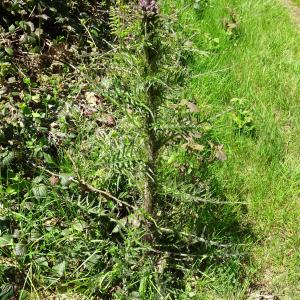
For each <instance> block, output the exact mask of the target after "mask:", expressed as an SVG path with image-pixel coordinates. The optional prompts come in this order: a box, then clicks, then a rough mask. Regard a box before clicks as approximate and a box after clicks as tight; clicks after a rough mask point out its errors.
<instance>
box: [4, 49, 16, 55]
mask: <svg viewBox="0 0 300 300" xmlns="http://www.w3.org/2000/svg"><path fill="white" fill-rule="evenodd" d="M5 52H6V53H7V54H8V55H9V56H13V55H14V49H13V48H8V47H6V48H5Z"/></svg>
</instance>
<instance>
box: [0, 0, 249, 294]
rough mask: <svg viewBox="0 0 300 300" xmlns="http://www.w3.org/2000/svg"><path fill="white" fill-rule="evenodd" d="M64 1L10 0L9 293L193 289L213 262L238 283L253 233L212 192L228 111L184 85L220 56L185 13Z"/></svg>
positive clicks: (5, 115) (4, 93)
mask: <svg viewBox="0 0 300 300" xmlns="http://www.w3.org/2000/svg"><path fill="white" fill-rule="evenodd" d="M200 4H201V5H202V4H205V5H207V2H203V3H202V2H201V3H200V2H197V5H196V6H195V8H194V9H195V10H198V9H199V5H200ZM53 5H54V6H53V7H49V6H48V5H47V4H44V3H42V4H36V3H34V2H32V3H31V2H28V3H27V2H20V3H18V4H15V3H14V2H12V1H8V2H7V3H6V4H5V6H3V7H4V8H3V9H5V12H6V14H7V16H4V17H3V19H2V21H1V22H2V23H1V25H2V39H3V43H2V44H1V49H2V52H1V53H2V63H1V80H2V82H5V85H3V87H2V89H1V115H2V119H1V123H0V124H1V127H0V129H1V144H0V145H1V158H2V159H1V253H2V262H1V263H2V265H1V268H0V277H1V282H2V290H1V297H3V299H9V298H10V297H13V296H14V297H18V298H20V299H27V298H33V299H34V298H39V297H48V298H49V297H52V296H53V295H58V296H57V297H67V298H75V297H80V298H81V299H82V298H84V297H86V298H87V299H98V298H99V299H100V298H101V299H102V298H105V299H129V298H132V299H139V298H141V299H159V298H160V299H173V298H180V297H183V299H184V298H185V297H187V296H188V297H190V298H193V297H194V298H195V297H197V294H196V293H194V292H193V290H194V288H195V286H196V285H197V282H198V279H199V277H200V276H202V274H203V271H204V270H205V268H207V267H209V266H210V265H212V264H214V263H218V264H220V263H223V264H228V266H230V267H231V268H233V269H234V270H235V271H234V273H235V275H233V277H232V284H237V282H238V281H239V280H240V278H241V277H240V276H241V272H242V269H243V268H242V266H241V265H240V263H238V260H239V259H240V258H241V259H242V260H246V255H244V253H243V251H242V246H241V245H240V244H241V242H242V240H244V237H245V236H247V235H248V233H247V229H246V228H245V227H244V226H240V224H239V220H238V219H237V218H236V210H239V207H240V204H239V203H228V202H227V200H226V198H224V197H223V195H222V194H221V193H219V192H216V190H214V189H211V184H212V183H211V182H212V179H213V176H212V175H211V174H210V172H209V166H210V165H211V164H213V163H215V162H216V161H221V162H222V161H224V160H226V154H225V153H224V150H223V146H222V145H221V144H220V143H219V142H218V141H217V140H216V139H215V138H214V136H213V134H212V132H213V126H214V121H215V119H218V118H219V115H218V114H216V116H213V115H210V114H207V112H206V111H203V110H201V108H200V107H198V106H197V101H196V99H193V98H192V97H190V96H189V95H188V94H187V93H186V91H187V90H186V89H187V86H188V80H187V78H188V77H190V76H193V74H192V73H191V69H190V68H189V62H190V61H192V60H193V59H194V57H195V56H200V57H201V56H205V55H210V53H209V52H208V51H206V50H203V51H202V50H201V47H200V48H198V47H197V46H196V45H194V44H193V43H192V42H191V40H190V39H188V38H187V37H186V36H185V35H183V34H182V33H181V31H180V30H178V26H177V24H178V18H177V14H176V12H174V13H172V14H170V15H169V16H167V15H163V14H160V15H159V16H157V17H155V19H156V20H154V19H153V17H152V16H151V15H150V16H149V15H148V11H147V10H146V9H144V8H143V7H142V8H143V10H144V13H141V10H139V9H138V6H137V5H135V4H130V3H129V4H125V3H123V2H121V1H119V2H117V3H116V4H114V5H113V4H111V5H110V6H109V3H106V4H105V3H103V4H99V5H100V6H99V5H97V4H96V3H94V2H92V1H85V2H83V3H82V5H84V8H86V12H84V11H82V12H80V13H79V11H78V3H76V2H72V1H70V2H66V4H65V6H64V8H60V7H56V5H59V4H58V3H57V4H56V3H54V4H53ZM101 5H102V6H101ZM142 5H143V4H142ZM201 7H202V6H201ZM105 9H106V10H107V9H109V13H107V12H106V10H105ZM201 11H202V8H201ZM29 12H30V14H29ZM90 12H92V14H91V13H90ZM99 12H100V18H101V20H99V21H100V23H99V24H97V23H92V20H93V19H94V18H97V16H98V14H99ZM42 13H43V14H42ZM155 13H157V10H155ZM78 14H79V15H78ZM98 17H99V16H98ZM147 19H149V20H150V21H147ZM145 20H146V21H145ZM78 21H80V22H79V23H78ZM51 22H55V23H56V24H61V25H59V26H58V27H56V30H55V31H53V30H52V29H51V28H52V27H51V24H52V23H51ZM147 22H148V25H147ZM150 23H151V24H150ZM149 24H150V26H149ZM145 26H146V27H145ZM145 28H146V31H145ZM149 30H150V31H149ZM151 31H152V33H151ZM78 35H81V36H82V35H83V38H80V39H78V38H77V37H78ZM103 43H104V44H105V47H104V46H103V45H104V44H103ZM210 43H214V41H210V40H208V41H207V44H210ZM151 52H152V54H150V53H151ZM149 55H151V56H149ZM25 57H26V60H24V58H25ZM154 60H155V61H154ZM154 64H155V67H154ZM148 66H149V67H148ZM18 90H21V92H20V93H19V92H18ZM154 95H155V96H154ZM221 115H222V113H221ZM241 118H243V117H241ZM149 149H150V150H149ZM149 151H150V152H149ZM149 153H150V154H149ZM149 155H150V156H149ZM153 157H155V158H154V159H153ZM147 182H148V183H147ZM154 189H155V190H154ZM145 194H148V195H149V194H152V201H153V203H152V204H151V209H150V206H149V205H148V206H147V205H145ZM220 220H222V221H220ZM232 274H233V273H232ZM59 295H61V296H59ZM76 295H77V296H76Z"/></svg>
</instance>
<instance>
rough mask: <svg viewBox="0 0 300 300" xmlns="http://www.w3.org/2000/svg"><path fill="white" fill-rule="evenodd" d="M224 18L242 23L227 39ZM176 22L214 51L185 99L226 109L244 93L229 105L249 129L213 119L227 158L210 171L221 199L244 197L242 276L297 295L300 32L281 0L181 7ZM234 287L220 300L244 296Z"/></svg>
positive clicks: (219, 0) (197, 64)
mask: <svg viewBox="0 0 300 300" xmlns="http://www.w3.org/2000/svg"><path fill="white" fill-rule="evenodd" d="M170 3H171V2H170ZM171 5H174V4H170V6H171ZM170 6H169V7H170ZM176 6H182V7H184V6H187V4H186V1H178V2H177V3H176ZM230 14H233V15H234V16H235V18H236V19H237V20H238V24H237V30H236V31H235V32H233V34H232V35H228V34H226V32H225V30H224V18H225V19H227V20H230V16H229V15H230ZM179 23H180V24H181V25H182V24H184V25H185V28H189V30H188V31H186V34H187V35H192V34H194V35H193V37H192V40H193V41H194V42H195V43H197V44H198V45H199V47H200V48H201V47H202V48H203V45H206V47H207V50H208V51H209V52H210V54H209V55H208V57H207V58H206V57H199V58H198V59H197V60H196V61H194V62H193V64H192V68H193V74H195V75H196V78H191V83H190V88H189V89H188V90H189V93H188V94H187V96H188V97H189V98H191V99H193V98H194V99H197V101H198V105H199V106H200V107H202V109H203V110H208V111H210V112H211V113H212V114H216V113H218V112H224V111H227V110H228V109H230V108H232V106H233V105H232V103H231V102H230V100H231V99H232V98H240V99H243V101H242V104H240V106H238V105H234V110H235V117H236V116H237V117H238V118H239V120H240V119H243V113H244V112H245V110H246V115H247V117H249V119H250V120H251V130H250V131H251V132H249V126H248V124H242V127H244V128H242V130H237V127H238V126H237V125H239V124H237V122H236V121H235V120H236V119H235V118H234V117H233V116H232V113H226V114H224V116H223V117H221V118H220V119H218V121H217V122H216V124H217V130H216V133H215V134H216V137H217V138H218V139H219V141H220V142H221V143H223V144H224V147H225V150H226V153H227V156H228V159H227V161H226V162H225V163H223V164H218V165H215V166H214V167H213V168H212V169H211V171H212V172H213V174H215V176H216V177H217V181H218V182H219V183H220V185H221V189H222V190H223V191H224V195H225V197H226V198H227V199H229V200H231V201H237V200H239V201H245V202H246V203H247V210H248V213H247V214H246V216H247V217H246V218H245V219H244V220H243V221H244V222H246V223H248V224H250V225H251V229H252V230H253V233H254V238H253V242H254V243H253V244H252V246H251V247H250V253H251V257H250V262H249V265H248V266H247V267H246V268H247V269H248V270H247V271H248V279H246V282H247V280H248V281H249V282H252V283H253V284H254V285H255V284H256V285H257V286H261V287H262V289H264V290H267V291H269V292H270V293H272V292H273V293H274V294H276V295H279V296H280V299H298V298H299V297H300V292H299V291H300V289H299V288H300V284H299V279H300V275H299V274H300V273H299V254H298V250H297V249H299V246H300V238H299V233H300V202H299V179H300V177H299V171H300V164H299V148H300V141H299V134H300V123H299V119H300V108H299V98H300V80H299V71H300V63H299V62H300V37H299V33H298V32H297V30H296V28H295V25H294V24H293V23H292V21H291V19H290V16H289V15H288V12H287V10H286V8H284V7H283V6H282V5H281V4H280V3H279V2H278V1H262V0H258V1H249V0H241V1H234V0H230V1H224V0H214V1H211V3H210V5H208V6H207V7H205V8H204V12H202V13H200V12H198V13H195V12H194V11H193V10H192V8H190V7H187V8H186V10H185V11H183V12H182V13H181V15H180V21H179ZM252 127H253V128H252ZM242 218H244V217H242ZM229 273H230V272H229ZM224 278H225V279H224ZM224 278H223V280H222V281H221V282H220V283H219V284H220V285H221V286H223V288H224V281H225V282H226V278H227V277H226V276H225V277H224ZM219 284H216V286H215V288H216V290H218V288H219ZM238 290H240V287H237V289H235V290H231V291H229V290H227V291H223V293H224V294H223V295H220V299H240V298H239V296H238V294H236V293H238ZM242 294H243V293H242ZM241 299H243V297H241Z"/></svg>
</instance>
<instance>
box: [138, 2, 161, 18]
mask: <svg viewBox="0 0 300 300" xmlns="http://www.w3.org/2000/svg"><path fill="white" fill-rule="evenodd" d="M140 7H141V9H142V11H143V12H144V15H146V16H148V17H153V16H155V15H157V14H158V5H157V3H156V1H155V0H140Z"/></svg>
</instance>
